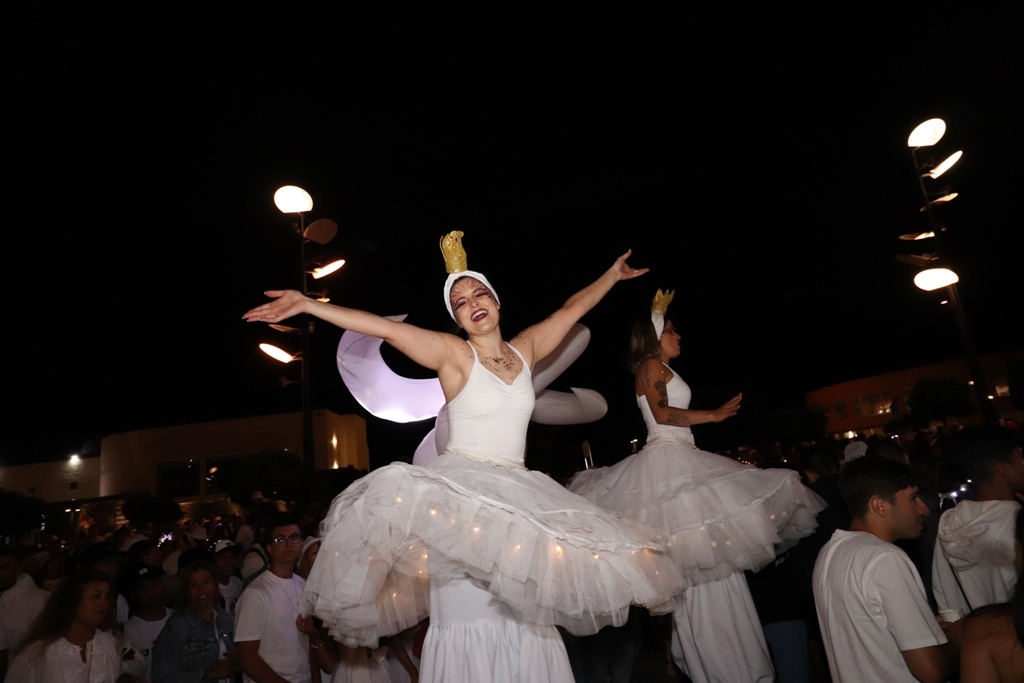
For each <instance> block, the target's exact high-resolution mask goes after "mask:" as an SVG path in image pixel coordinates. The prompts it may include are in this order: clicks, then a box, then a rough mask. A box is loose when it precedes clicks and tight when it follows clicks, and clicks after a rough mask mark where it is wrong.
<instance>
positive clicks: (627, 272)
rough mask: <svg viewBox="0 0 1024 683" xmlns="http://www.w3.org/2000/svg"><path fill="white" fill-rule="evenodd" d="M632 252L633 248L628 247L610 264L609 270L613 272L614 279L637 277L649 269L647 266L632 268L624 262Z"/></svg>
mask: <svg viewBox="0 0 1024 683" xmlns="http://www.w3.org/2000/svg"><path fill="white" fill-rule="evenodd" d="M632 253H633V250H632V249H630V250H629V251H627V252H626V253H625V254H623V255H622V256H620V257H619V258H617V259H615V263H613V264H612V267H611V271H612V272H613V273H615V277H616V279H618V280H630V279H632V278H635V277H639V276H641V275H643V274H644V273H646V272H647V271H648V270H650V269H649V268H633V267H632V266H630V265H629V264H628V263H626V259H628V258H629V257H630V255H631V254H632Z"/></svg>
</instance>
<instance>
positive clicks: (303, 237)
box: [260, 185, 345, 492]
mask: <svg viewBox="0 0 1024 683" xmlns="http://www.w3.org/2000/svg"><path fill="white" fill-rule="evenodd" d="M274 204H275V205H276V206H277V208H278V209H279V210H280V211H281V212H282V213H286V214H294V215H295V224H294V228H295V233H296V234H297V235H298V237H299V259H300V271H299V272H300V273H301V276H302V282H301V291H302V294H303V296H311V295H313V296H316V298H317V299H318V300H320V301H327V300H328V299H327V297H326V294H325V293H323V292H310V290H309V280H308V278H307V276H309V275H312V277H313V278H314V279H320V278H321V277H324V276H325V275H329V274H330V273H333V272H334V271H336V270H338V269H339V268H341V266H343V265H345V261H344V260H338V261H334V262H333V263H330V264H327V265H325V266H321V265H320V264H317V265H316V267H315V268H313V269H312V270H311V269H310V262H309V261H308V259H307V257H306V243H307V242H316V243H318V244H327V243H328V242H330V241H331V240H332V239H334V236H335V235H336V234H337V232H338V225H337V224H336V223H335V222H334V221H332V220H330V219H328V218H321V219H319V220H315V221H313V222H312V223H310V224H309V225H308V226H307V225H306V219H305V214H306V213H307V212H308V211H311V210H312V209H313V198H312V197H310V195H309V193H308V192H306V191H305V190H303V189H302V188H300V187H296V186H295V185H285V186H284V187H281V188H278V190H277V192H275V193H274ZM314 325H315V321H314V319H313V318H312V317H311V316H309V315H308V314H306V313H303V314H301V316H300V317H299V329H298V331H299V332H300V333H301V335H302V351H301V352H300V353H299V354H297V355H295V356H293V355H291V354H289V353H287V352H285V351H281V350H280V349H278V348H277V347H274V346H271V345H270V344H260V348H261V349H262V350H263V351H264V353H267V355H270V356H271V357H273V358H275V359H277V360H279V361H282V362H285V363H288V362H291V361H293V360H301V361H302V375H301V380H300V383H301V385H302V389H301V391H302V472H303V480H304V482H305V484H306V487H307V491H310V492H312V491H313V490H314V487H315V485H316V451H315V448H316V446H315V443H314V439H313V404H312V398H311V392H310V384H311V378H312V374H313V372H312V368H311V357H312V353H311V351H310V348H311V345H312V344H311V337H312V335H313V332H314V331H315V327H314ZM278 328H279V329H280V326H278ZM275 352H276V353H275Z"/></svg>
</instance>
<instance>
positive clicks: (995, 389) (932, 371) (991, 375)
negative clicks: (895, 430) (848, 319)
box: [806, 351, 1024, 435]
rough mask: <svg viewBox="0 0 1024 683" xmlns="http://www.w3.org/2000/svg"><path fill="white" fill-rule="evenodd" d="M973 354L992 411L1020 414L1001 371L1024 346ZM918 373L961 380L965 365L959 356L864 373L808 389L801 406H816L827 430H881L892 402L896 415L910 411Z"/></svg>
mask: <svg viewBox="0 0 1024 683" xmlns="http://www.w3.org/2000/svg"><path fill="white" fill-rule="evenodd" d="M978 360H979V362H980V364H981V367H982V372H984V374H985V380H986V382H987V383H988V389H989V392H990V393H991V394H992V396H993V398H992V399H991V400H992V403H993V407H994V408H995V411H996V414H997V415H999V416H1001V417H1007V418H1011V419H1015V420H1020V419H1021V415H1020V411H1018V410H1015V409H1014V408H1013V405H1012V404H1011V403H1010V397H1009V389H1008V384H1007V379H1006V371H1007V369H1008V368H1009V367H1010V366H1011V365H1013V364H1014V363H1015V362H1020V361H1021V360H1024V351H1014V352H1007V353H1000V354H991V355H987V356H981V357H979V359H978ZM924 378H930V379H951V380H953V381H955V382H958V383H962V384H967V383H968V382H969V381H970V371H969V370H968V368H967V361H966V359H959V360H951V361H947V362H945V363H935V364H933V365H925V366H921V367H916V368H908V369H906V370H900V371H897V372H890V373H888V374H885V375H876V376H874V377H864V378H862V379H857V380H852V381H849V382H843V383H842V384H833V385H832V386H828V387H822V388H821V389H816V390H814V391H811V392H809V393H808V394H807V397H806V399H807V406H808V407H810V408H815V409H820V410H821V411H822V412H823V413H824V414H825V415H826V416H827V417H828V425H827V426H826V428H825V429H826V432H827V433H828V434H844V433H846V432H859V433H861V434H865V435H866V434H873V433H881V432H882V431H883V430H884V428H885V426H886V425H887V424H888V423H889V422H891V421H892V420H893V419H894V418H895V417H896V416H895V415H893V414H892V412H891V409H892V408H896V409H897V410H898V411H899V414H900V415H902V416H906V415H908V414H909V413H910V409H909V407H908V406H907V399H908V398H909V397H910V392H911V390H912V389H913V387H914V384H915V383H917V381H918V380H920V379H924ZM975 419H978V418H977V417H976V418H975Z"/></svg>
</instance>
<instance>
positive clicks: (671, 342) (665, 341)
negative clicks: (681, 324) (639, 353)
mask: <svg viewBox="0 0 1024 683" xmlns="http://www.w3.org/2000/svg"><path fill="white" fill-rule="evenodd" d="M679 339H680V337H679V333H678V332H676V327H675V325H673V324H672V321H671V320H666V321H665V328H664V330H663V331H662V333H661V339H660V340H659V341H660V343H661V353H662V355H663V356H665V357H666V358H678V357H679V354H681V353H682V352H683V351H682V348H680V346H679Z"/></svg>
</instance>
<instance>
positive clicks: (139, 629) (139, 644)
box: [124, 608, 174, 681]
mask: <svg viewBox="0 0 1024 683" xmlns="http://www.w3.org/2000/svg"><path fill="white" fill-rule="evenodd" d="M172 614H174V610H172V609H170V608H168V609H167V610H166V612H165V614H164V617H163V619H158V620H157V621H146V620H145V619H140V618H139V617H137V616H134V617H131V618H129V619H128V621H126V622H124V630H125V633H127V634H128V637H129V638H131V641H132V647H134V648H135V651H136V652H138V653H140V654H141V655H142V656H143V658H144V659H145V660H146V673H145V674H143V676H142V677H143V678H144V679H146V680H147V681H151V680H153V643H155V642H156V637H157V636H158V635H160V631H162V630H163V629H164V624H166V623H167V620H168V619H170V618H171V615H172Z"/></svg>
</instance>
